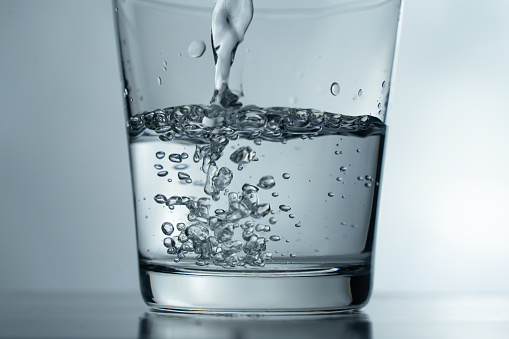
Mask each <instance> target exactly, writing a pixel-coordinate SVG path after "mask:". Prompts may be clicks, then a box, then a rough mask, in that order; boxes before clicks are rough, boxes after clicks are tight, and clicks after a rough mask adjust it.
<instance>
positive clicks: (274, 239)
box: [269, 235, 281, 241]
mask: <svg viewBox="0 0 509 339" xmlns="http://www.w3.org/2000/svg"><path fill="white" fill-rule="evenodd" d="M269 239H270V240H272V241H279V240H281V237H280V236H279V235H271V236H270V237H269Z"/></svg>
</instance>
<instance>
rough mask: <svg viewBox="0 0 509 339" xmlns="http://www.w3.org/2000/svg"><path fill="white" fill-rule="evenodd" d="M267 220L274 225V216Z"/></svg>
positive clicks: (275, 221)
mask: <svg viewBox="0 0 509 339" xmlns="http://www.w3.org/2000/svg"><path fill="white" fill-rule="evenodd" d="M269 222H270V223H271V224H272V225H274V224H275V223H277V219H276V218H275V217H271V218H270V219H269Z"/></svg>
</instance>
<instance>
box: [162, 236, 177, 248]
mask: <svg viewBox="0 0 509 339" xmlns="http://www.w3.org/2000/svg"><path fill="white" fill-rule="evenodd" d="M163 245H164V247H166V248H174V247H175V240H173V239H172V238H164V240H163Z"/></svg>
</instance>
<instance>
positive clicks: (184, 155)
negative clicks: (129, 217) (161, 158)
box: [180, 152, 189, 159]
mask: <svg viewBox="0 0 509 339" xmlns="http://www.w3.org/2000/svg"><path fill="white" fill-rule="evenodd" d="M180 157H181V158H182V159H187V158H189V154H187V153H186V152H184V153H182V154H181V155H180Z"/></svg>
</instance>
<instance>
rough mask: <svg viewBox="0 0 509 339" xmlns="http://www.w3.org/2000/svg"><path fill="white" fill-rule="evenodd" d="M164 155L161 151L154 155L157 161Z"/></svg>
mask: <svg viewBox="0 0 509 339" xmlns="http://www.w3.org/2000/svg"><path fill="white" fill-rule="evenodd" d="M165 155H166V154H165V153H164V152H163V151H159V152H157V153H156V158H157V159H162V158H164V156H165Z"/></svg>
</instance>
